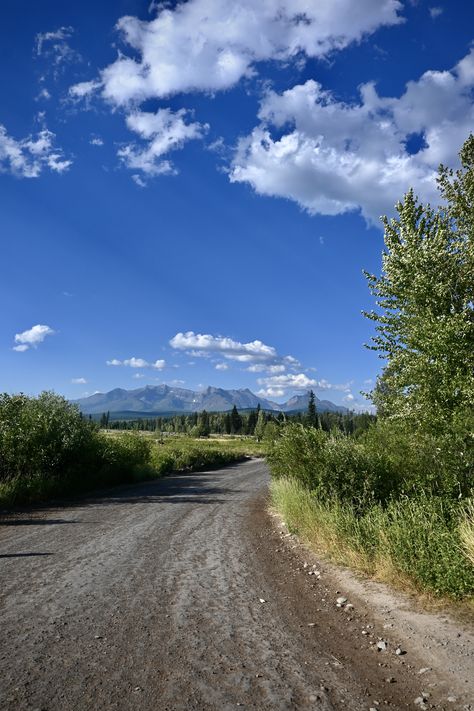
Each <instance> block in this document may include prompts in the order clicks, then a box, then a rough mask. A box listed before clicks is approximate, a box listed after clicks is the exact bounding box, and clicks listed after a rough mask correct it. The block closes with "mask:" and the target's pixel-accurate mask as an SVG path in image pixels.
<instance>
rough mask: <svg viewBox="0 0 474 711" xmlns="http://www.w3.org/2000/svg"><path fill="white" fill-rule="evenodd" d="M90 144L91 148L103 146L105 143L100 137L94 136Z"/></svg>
mask: <svg viewBox="0 0 474 711" xmlns="http://www.w3.org/2000/svg"><path fill="white" fill-rule="evenodd" d="M89 143H90V144H91V146H103V145H104V141H103V139H102V138H101V137H100V136H92V137H91V139H90V141H89Z"/></svg>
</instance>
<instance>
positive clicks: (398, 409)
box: [366, 135, 474, 428]
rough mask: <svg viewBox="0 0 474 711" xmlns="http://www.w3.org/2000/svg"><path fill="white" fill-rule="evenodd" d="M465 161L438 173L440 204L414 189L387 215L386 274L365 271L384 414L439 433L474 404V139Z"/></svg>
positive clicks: (468, 145) (466, 149) (378, 399)
mask: <svg viewBox="0 0 474 711" xmlns="http://www.w3.org/2000/svg"><path fill="white" fill-rule="evenodd" d="M460 160H461V168H460V169H459V170H458V171H456V172H454V171H452V170H450V169H448V168H445V167H444V166H440V168H439V172H438V187H439V189H440V193H441V198H442V205H441V206H440V207H438V208H436V209H435V208H432V207H431V206H430V205H423V204H420V203H419V202H418V200H417V198H416V197H415V195H414V193H413V191H412V190H410V191H409V192H408V193H407V194H406V195H405V198H404V200H403V202H401V203H399V204H398V205H397V212H398V218H396V219H391V220H389V219H388V218H387V217H385V218H383V224H384V228H385V251H384V252H383V256H382V274H381V276H380V277H377V276H375V275H373V274H369V273H366V277H367V279H368V282H369V288H370V290H371V292H372V294H373V295H374V296H375V298H376V303H377V305H378V307H379V310H378V311H371V312H370V313H367V314H366V315H367V316H368V317H369V318H370V319H371V320H373V321H374V322H375V324H376V332H377V333H376V336H375V337H374V338H373V343H372V345H371V346H369V347H371V348H373V349H374V350H377V351H379V353H380V356H381V357H382V358H384V359H386V366H385V368H384V369H383V372H382V375H381V376H380V378H379V380H378V383H377V386H376V388H375V390H374V392H373V399H374V402H375V403H376V405H377V407H378V410H379V414H380V415H382V416H385V417H392V418H404V419H408V420H410V421H413V422H415V423H418V424H420V425H423V426H429V427H435V428H443V427H445V426H446V424H447V422H449V421H450V420H451V419H452V418H453V417H454V416H455V415H456V413H459V412H462V411H465V410H467V409H469V408H472V406H473V404H474V136H472V135H471V136H470V137H469V138H468V140H467V141H466V142H465V144H464V146H463V148H462V150H461V152H460Z"/></svg>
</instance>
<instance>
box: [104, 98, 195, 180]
mask: <svg viewBox="0 0 474 711" xmlns="http://www.w3.org/2000/svg"><path fill="white" fill-rule="evenodd" d="M187 113H188V112H187V111H185V110H184V109H180V110H179V111H176V112H173V111H171V110H170V109H159V110H158V111H157V112H156V113H151V112H148V111H136V112H134V113H131V114H129V115H128V116H127V119H126V121H127V126H128V128H129V129H130V130H131V131H134V133H137V134H138V135H139V136H140V138H142V139H144V140H145V141H146V144H145V145H144V146H143V145H137V144H134V143H130V144H128V145H126V146H123V147H122V148H120V149H119V151H118V156H119V158H120V159H121V160H122V162H123V163H124V164H125V165H126V166H127V168H131V169H132V170H139V171H142V173H144V174H145V175H146V176H148V177H156V176H157V175H167V174H170V173H175V172H176V170H175V168H174V166H173V164H172V163H171V162H170V161H169V160H164V159H163V156H165V155H166V154H167V153H169V152H170V151H174V150H177V149H179V148H182V147H183V145H184V143H185V142H186V141H190V140H192V139H198V138H202V136H203V135H204V133H205V132H206V130H207V128H208V126H207V125H203V124H200V123H197V122H194V123H192V122H191V123H186V121H185V118H186V116H187ZM132 177H133V178H134V180H135V182H137V184H138V185H140V186H141V187H144V182H143V181H142V180H141V178H140V176H139V175H134V176H132Z"/></svg>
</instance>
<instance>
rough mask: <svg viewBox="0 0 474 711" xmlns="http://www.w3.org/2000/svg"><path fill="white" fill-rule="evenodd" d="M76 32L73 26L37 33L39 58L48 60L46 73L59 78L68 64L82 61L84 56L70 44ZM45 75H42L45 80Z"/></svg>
mask: <svg viewBox="0 0 474 711" xmlns="http://www.w3.org/2000/svg"><path fill="white" fill-rule="evenodd" d="M73 34H74V28H72V27H59V28H58V29H57V30H53V31H52V32H40V33H39V34H37V35H36V40H35V54H36V57H38V58H44V60H46V61H47V63H48V64H47V70H46V73H47V74H50V73H52V75H53V77H54V79H58V77H59V75H60V74H61V72H62V71H63V70H64V68H65V67H66V66H67V65H68V64H72V63H78V62H82V56H81V54H80V53H79V52H77V51H76V50H75V49H72V47H71V46H70V44H69V40H70V38H71V37H72V35H73ZM44 79H45V77H44V76H43V77H42V81H44Z"/></svg>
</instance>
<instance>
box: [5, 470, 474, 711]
mask: <svg viewBox="0 0 474 711" xmlns="http://www.w3.org/2000/svg"><path fill="white" fill-rule="evenodd" d="M267 480H268V473H267V469H266V466H265V465H264V463H263V462H261V461H255V460H254V461H250V462H246V463H243V464H240V465H236V466H232V467H229V468H226V469H223V470H220V471H216V472H208V473H201V474H190V475H179V476H173V477H168V478H166V479H163V480H161V481H158V482H153V483H146V484H143V485H137V486H133V487H127V488H122V489H117V490H115V491H112V492H109V493H108V494H107V495H102V496H100V497H95V498H90V499H87V500H82V501H79V502H77V503H76V504H75V505H68V506H64V507H50V508H47V509H44V510H42V511H36V512H33V513H29V514H28V513H24V514H21V515H16V516H14V517H12V518H7V519H5V518H3V519H1V520H0V575H1V590H0V629H1V636H0V709H1V710H2V711H23V710H24V709H25V710H26V709H31V710H33V709H38V710H39V709H42V710H44V711H69V710H71V711H82V710H86V709H87V710H91V711H92V710H94V711H96V710H102V709H105V710H108V709H119V710H124V711H125V710H127V711H128V710H129V709H139V710H140V711H142V710H143V711H148V710H151V709H153V711H166V710H167V709H169V710H176V711H178V710H183V711H184V710H186V711H190V710H191V709H199V710H200V711H201V710H202V711H207V710H208V709H209V710H211V709H212V710H215V711H217V710H219V711H221V710H227V709H234V708H236V707H237V706H242V707H245V708H251V709H282V710H283V709H321V710H322V709H354V710H356V709H357V711H360V710H362V709H367V711H368V710H369V709H370V708H383V707H387V706H389V707H391V708H407V707H411V708H416V707H414V706H413V700H414V699H415V698H416V697H417V696H419V694H420V688H421V686H420V681H419V677H417V674H416V669H417V664H421V663H422V662H421V661H418V660H416V659H413V658H412V659H410V662H411V663H410V664H408V663H407V662H406V659H405V658H404V657H403V656H396V655H395V654H393V653H390V654H388V653H387V654H385V653H380V654H377V652H375V651H374V649H368V644H367V643H366V638H365V637H362V636H361V632H360V630H361V626H362V621H363V623H364V626H365V625H368V628H369V629H370V624H369V623H370V616H369V617H367V614H368V613H367V612H366V611H365V612H364V611H363V610H362V609H358V606H357V605H356V606H355V609H354V610H353V611H352V610H351V611H350V613H349V611H348V610H341V609H337V608H336V605H335V595H336V591H335V590H329V589H328V588H327V587H323V585H324V583H322V582H321V581H316V576H312V577H311V576H307V575H302V574H299V575H298V574H297V573H298V572H299V571H300V569H301V566H300V562H299V561H298V560H297V559H296V558H295V556H296V553H295V552H294V551H292V550H291V547H289V546H286V547H285V543H284V538H283V536H282V534H281V533H279V532H278V531H277V530H275V526H274V522H273V521H272V520H271V518H270V517H269V516H268V515H267V514H266V513H265V491H266V483H267ZM435 697H436V693H435V692H433V693H432V694H431V697H430V699H429V701H428V700H426V701H424V702H423V703H424V704H425V707H426V708H428V707H429V705H430V704H431V703H433V705H434V703H435V702H436V698H435ZM427 698H428V697H427ZM448 706H449V708H457V706H456V705H453V704H451V705H449V704H448ZM436 708H442V706H439V705H437V704H436ZM459 708H462V707H459Z"/></svg>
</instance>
